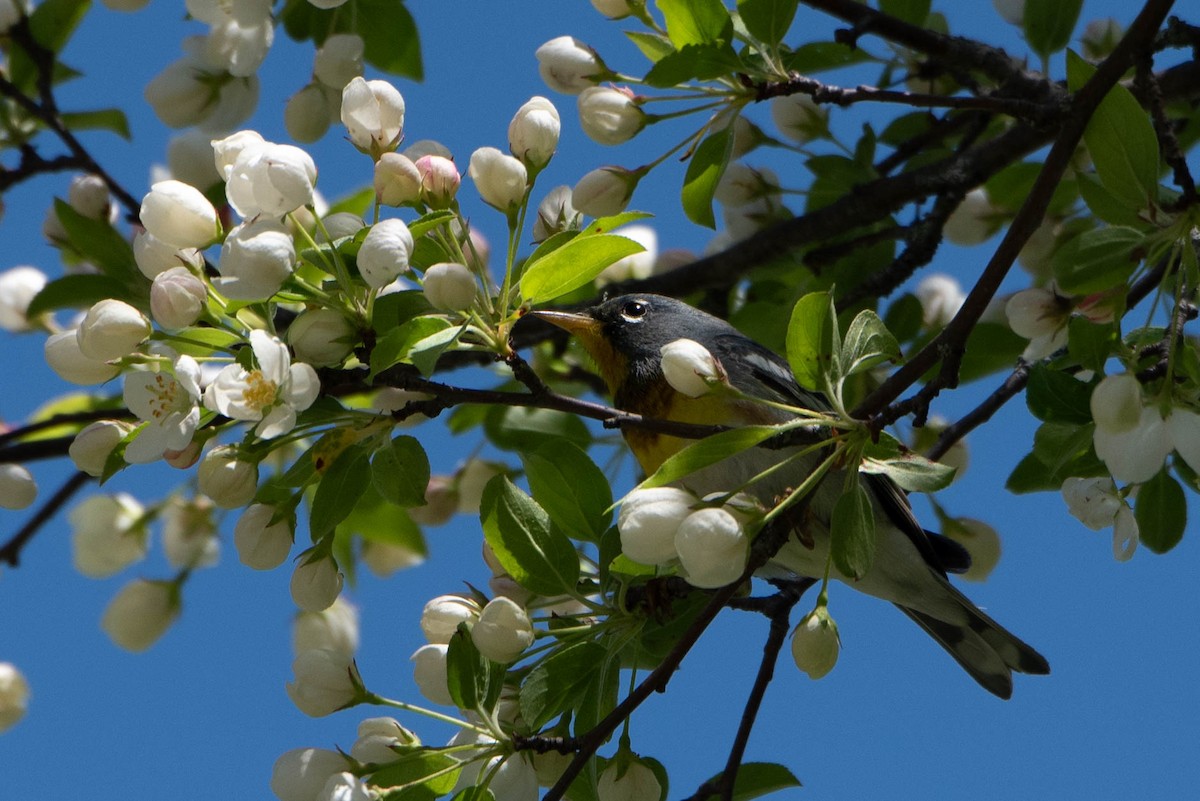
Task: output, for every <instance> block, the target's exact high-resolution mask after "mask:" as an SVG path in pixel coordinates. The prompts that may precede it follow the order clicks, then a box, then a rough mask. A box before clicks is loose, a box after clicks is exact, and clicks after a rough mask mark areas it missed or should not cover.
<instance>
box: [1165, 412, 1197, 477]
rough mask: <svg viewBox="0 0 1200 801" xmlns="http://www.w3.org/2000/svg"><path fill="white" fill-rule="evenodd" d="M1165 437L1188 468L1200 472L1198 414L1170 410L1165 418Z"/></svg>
mask: <svg viewBox="0 0 1200 801" xmlns="http://www.w3.org/2000/svg"><path fill="white" fill-rule="evenodd" d="M1166 423H1167V436H1168V438H1169V439H1170V441H1171V447H1173V448H1174V449H1175V450H1176V451H1178V453H1179V455H1180V456H1181V457H1183V460H1184V461H1185V462H1187V464H1188V467H1190V468H1192V469H1193V470H1197V471H1200V414H1196V413H1195V412H1192V411H1188V410H1187V409H1178V408H1176V409H1172V410H1171V414H1170V415H1169V416H1168V417H1167V420H1166Z"/></svg>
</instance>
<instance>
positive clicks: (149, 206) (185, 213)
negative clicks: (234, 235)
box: [140, 180, 219, 248]
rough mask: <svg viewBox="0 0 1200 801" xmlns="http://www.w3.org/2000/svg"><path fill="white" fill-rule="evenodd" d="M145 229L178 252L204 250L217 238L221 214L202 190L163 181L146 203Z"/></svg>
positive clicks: (144, 204)
mask: <svg viewBox="0 0 1200 801" xmlns="http://www.w3.org/2000/svg"><path fill="white" fill-rule="evenodd" d="M140 216H141V221H142V225H144V226H145V227H146V231H147V232H149V233H150V234H151V235H152V236H153V237H154V238H155V239H158V240H159V241H161V242H165V243H166V244H168V245H170V246H172V247H176V248H203V247H205V246H207V245H208V244H209V243H210V242H212V241H213V240H214V239H216V237H217V233H218V230H219V229H218V223H217V210H216V209H214V208H213V204H212V203H209V202H208V198H206V197H205V196H204V193H202V192H201V191H200V190H199V189H197V188H196V187H194V186H191V185H190V184H185V183H184V182H183V181H176V180H168V181H159V182H158V183H156V184H153V185H152V186H151V187H150V192H149V194H147V195H146V197H145V198H143V200H142V210H141V215H140Z"/></svg>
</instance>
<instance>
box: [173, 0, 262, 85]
mask: <svg viewBox="0 0 1200 801" xmlns="http://www.w3.org/2000/svg"><path fill="white" fill-rule="evenodd" d="M271 4H272V3H271V0H226V2H201V0H192V1H191V2H189V3H187V6H188V10H189V11H192V9H194V8H195V9H199V8H204V9H205V10H206V11H208V13H205V14H203V16H199V15H197V14H196V12H194V11H193V12H192V15H193V16H196V17H197V18H198V19H202V20H203V21H205V22H207V23H208V24H209V25H211V26H212V27H211V29H210V30H209V34H208V38H207V40H206V41H205V43H204V44H205V47H204V51H205V55H206V56H207V58H208V60H209V61H210V62H211V63H213V64H216V65H219V66H222V67H224V68H225V69H226V70H228V71H229V74H230V75H233V76H236V77H238V78H246V77H249V76H251V75H254V73H255V72H257V71H258V68H259V65H261V64H262V62H263V59H264V58H266V56H267V51H268V50H270V49H271V44H272V43H273V42H274V41H275V25H274V23H273V22H272V20H271Z"/></svg>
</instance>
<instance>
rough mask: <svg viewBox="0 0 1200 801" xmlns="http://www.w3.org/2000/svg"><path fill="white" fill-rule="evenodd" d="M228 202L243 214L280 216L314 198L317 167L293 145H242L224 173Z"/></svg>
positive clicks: (248, 216)
mask: <svg viewBox="0 0 1200 801" xmlns="http://www.w3.org/2000/svg"><path fill="white" fill-rule="evenodd" d="M225 181H226V183H225V196H226V198H228V200H229V205H231V206H233V208H234V210H235V211H236V212H237V213H238V214H240V215H242V217H245V218H247V219H248V218H251V217H258V216H260V215H265V216H267V217H274V218H279V217H282V216H283V215H285V214H288V213H290V212H293V211H295V210H296V209H298V208H300V207H301V206H307V205H309V204H311V203H312V202H313V185H314V184H315V183H316V181H317V167H316V164H314V163H313V160H312V156H310V155H308V154H307V153H305V152H304V151H303V150H301V149H300V148H298V147H295V146H294V145H279V144H275V143H274V142H265V143H263V144H262V145H259V146H257V147H246V148H243V149H242V150H241V151H240V152H239V153H238V155H237V158H236V159H234V162H233V164H232V165H231V166H230V168H229V171H228V173H227V174H226V176H225Z"/></svg>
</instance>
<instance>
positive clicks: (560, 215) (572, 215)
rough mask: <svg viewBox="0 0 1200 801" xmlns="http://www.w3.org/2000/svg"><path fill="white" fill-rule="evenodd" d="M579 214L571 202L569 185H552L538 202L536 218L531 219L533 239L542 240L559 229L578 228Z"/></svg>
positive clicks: (535, 240)
mask: <svg viewBox="0 0 1200 801" xmlns="http://www.w3.org/2000/svg"><path fill="white" fill-rule="evenodd" d="M581 216H582V215H580V213H579V212H578V211H576V210H575V206H574V205H572V203H571V187H569V186H556V187H554V188H553V189H551V190H550V191H549V192H547V193H546V197H545V198H543V199H542V202H541V203H539V204H538V208H537V219H536V220H534V221H533V241H534V242H544V241H546V240H547V239H549V238H550V237H552V236H553V235H554V234H557V233H558V232H559V231H569V230H572V229H574V228H578V227H579V223H580V219H581Z"/></svg>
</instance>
